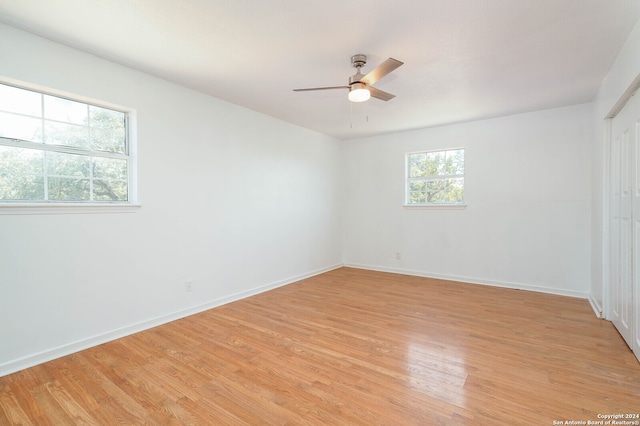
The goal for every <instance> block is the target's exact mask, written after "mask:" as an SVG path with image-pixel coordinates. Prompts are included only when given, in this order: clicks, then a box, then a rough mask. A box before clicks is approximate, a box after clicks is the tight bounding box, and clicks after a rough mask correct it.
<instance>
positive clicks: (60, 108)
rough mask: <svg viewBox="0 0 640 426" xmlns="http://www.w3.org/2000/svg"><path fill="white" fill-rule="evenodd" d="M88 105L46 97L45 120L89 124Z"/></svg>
mask: <svg viewBox="0 0 640 426" xmlns="http://www.w3.org/2000/svg"><path fill="white" fill-rule="evenodd" d="M87 107H88V105H87V104H83V103H80V102H74V101H70V100H68V99H62V98H58V97H55V96H49V95H44V118H46V119H49V120H56V121H64V122H65V123H74V124H83V125H85V126H86V125H87V124H88V116H87V114H88V108H87Z"/></svg>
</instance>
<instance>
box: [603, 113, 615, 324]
mask: <svg viewBox="0 0 640 426" xmlns="http://www.w3.org/2000/svg"><path fill="white" fill-rule="evenodd" d="M612 120H613V119H612V118H606V119H605V120H604V129H603V132H604V134H603V135H602V138H603V143H604V148H603V149H604V152H603V157H604V158H603V160H604V164H603V167H602V176H601V178H602V200H601V201H602V230H601V231H602V247H601V249H602V259H601V260H602V277H601V278H602V307H601V310H602V318H604V319H610V314H609V311H610V309H609V297H610V294H611V276H610V274H611V256H610V253H611V251H610V244H611V234H610V231H611V224H610V223H609V222H610V220H611V215H610V210H611V131H612Z"/></svg>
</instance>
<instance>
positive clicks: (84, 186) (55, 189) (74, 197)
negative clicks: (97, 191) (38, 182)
mask: <svg viewBox="0 0 640 426" xmlns="http://www.w3.org/2000/svg"><path fill="white" fill-rule="evenodd" d="M49 200H52V201H88V200H89V179H76V178H66V177H49Z"/></svg>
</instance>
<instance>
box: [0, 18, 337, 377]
mask: <svg viewBox="0 0 640 426" xmlns="http://www.w3.org/2000/svg"><path fill="white" fill-rule="evenodd" d="M0 58H2V60H0V78H1V79H4V80H5V81H6V80H7V79H10V80H11V81H14V82H16V81H23V82H29V83H33V84H37V85H41V86H43V87H47V88H51V89H55V90H58V91H63V92H68V93H71V94H77V95H81V96H83V97H88V98H92V99H97V100H102V101H106V102H109V103H113V104H117V105H122V106H126V107H129V108H133V109H135V110H136V112H137V128H138V160H139V161H138V166H139V167H138V168H139V199H140V202H141V204H142V207H141V208H140V209H139V210H138V211H137V212H136V213H120V214H114V213H111V214H56V215H0V375H2V374H6V373H9V372H11V371H15V370H18V369H21V368H24V367H26V366H29V365H32V364H35V363H37V362H41V361H44V360H47V359H50V358H53V357H56V356H59V355H62V354H65V353H69V352H72V351H75V350H78V349H81V348H83V347H86V346H90V345H93V344H96V343H99V342H102V341H106V340H109V339H111V338H115V337H119V336H121V335H124V334H128V333H131V332H134V331H137V330H139V329H143V328H145V327H149V326H151V325H155V324H158V323H161V322H163V321H167V320H170V319H173V318H177V317H180V316H182V315H186V314H188V313H192V312H195V311H197V310H201V309H204V308H205V307H209V306H215V305H216V304H219V303H222V302H225V301H228V300H233V299H235V298H238V297H241V296H246V295H248V294H251V293H253V292H256V291H260V290H263V289H265V288H269V287H272V286H277V285H281V284H284V283H287V282H291V281H294V280H296V279H299V278H301V277H305V276H308V275H311V274H315V273H319V272H322V271H325V270H327V269H330V268H334V267H336V266H339V265H340V263H341V261H342V251H341V250H342V249H341V245H342V240H341V235H342V224H341V214H340V212H341V211H342V208H341V205H340V200H341V198H340V195H341V169H340V168H341V163H340V146H339V142H338V141H337V140H335V139H332V138H329V137H327V136H324V135H320V134H318V133H315V132H311V131H308V130H305V129H302V128H299V127H296V126H293V125H290V124H287V123H284V122H280V121H277V120H275V119H272V118H270V117H267V116H264V115H261V114H258V113H255V112H252V111H249V110H246V109H243V108H240V107H238V106H235V105H231V104H228V103H225V102H223V101H220V100H217V99H214V98H211V97H208V96H205V95H203V94H199V93H197V92H194V91H191V90H188V89H185V88H182V87H179V86H176V85H173V84H170V83H167V82H164V81H162V80H159V79H156V78H153V77H151V76H149V75H145V74H142V73H139V72H136V71H133V70H131V69H127V68H125V67H122V66H119V65H116V64H114V63H111V62H108V61H104V60H101V59H99V58H97V57H94V56H91V55H88V54H85V53H82V52H79V51H77V50H74V49H71V48H68V47H64V46H61V45H59V44H56V43H52V42H50V41H47V40H45V39H42V38H39V37H37V36H34V35H31V34H28V33H25V32H22V31H19V30H16V29H14V28H11V27H8V26H4V25H0ZM185 280H193V291H192V292H190V293H186V292H185V286H184V282H185Z"/></svg>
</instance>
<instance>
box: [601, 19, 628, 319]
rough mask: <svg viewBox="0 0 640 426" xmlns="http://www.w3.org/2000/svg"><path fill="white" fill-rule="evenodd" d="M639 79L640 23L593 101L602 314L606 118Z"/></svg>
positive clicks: (604, 270) (606, 143)
mask: <svg viewBox="0 0 640 426" xmlns="http://www.w3.org/2000/svg"><path fill="white" fill-rule="evenodd" d="M638 76H640V22H638V23H637V24H636V26H635V28H634V29H633V31H632V32H631V34H630V36H629V38H628V39H627V41H626V42H625V44H624V46H623V47H622V49H621V50H620V53H619V54H618V56H617V57H616V60H615V62H614V64H613V66H612V67H611V69H610V70H609V72H608V73H607V76H606V78H605V79H604V81H603V82H602V85H601V86H600V90H599V91H598V95H597V96H596V99H595V101H594V118H593V122H594V130H593V134H594V138H593V144H592V147H591V150H592V175H591V179H592V187H593V193H592V210H593V214H592V229H591V235H592V243H593V250H592V253H591V271H592V272H591V274H592V283H591V293H590V296H589V298H590V300H591V301H592V303H593V304H595V305H596V309H597V310H599V311H600V312H602V311H603V310H604V311H606V307H605V304H606V302H605V300H604V299H605V283H606V277H605V275H606V274H607V270H606V262H605V259H604V258H605V256H607V254H608V250H607V247H606V246H607V236H606V232H605V227H606V220H607V217H606V212H605V203H606V200H605V198H606V197H607V193H606V190H605V182H606V179H607V177H606V176H607V174H608V170H609V169H608V166H607V163H608V161H609V153H608V150H609V141H608V128H607V126H606V123H605V118H606V117H607V115H608V114H609V112H610V111H611V109H612V108H613V107H614V106H615V105H616V103H617V102H618V100H619V99H620V98H621V96H622V95H623V93H624V92H625V91H626V90H627V89H628V88H629V87H630V85H631V84H632V83H633V81H634V80H635V79H636V78H637V77H638Z"/></svg>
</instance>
